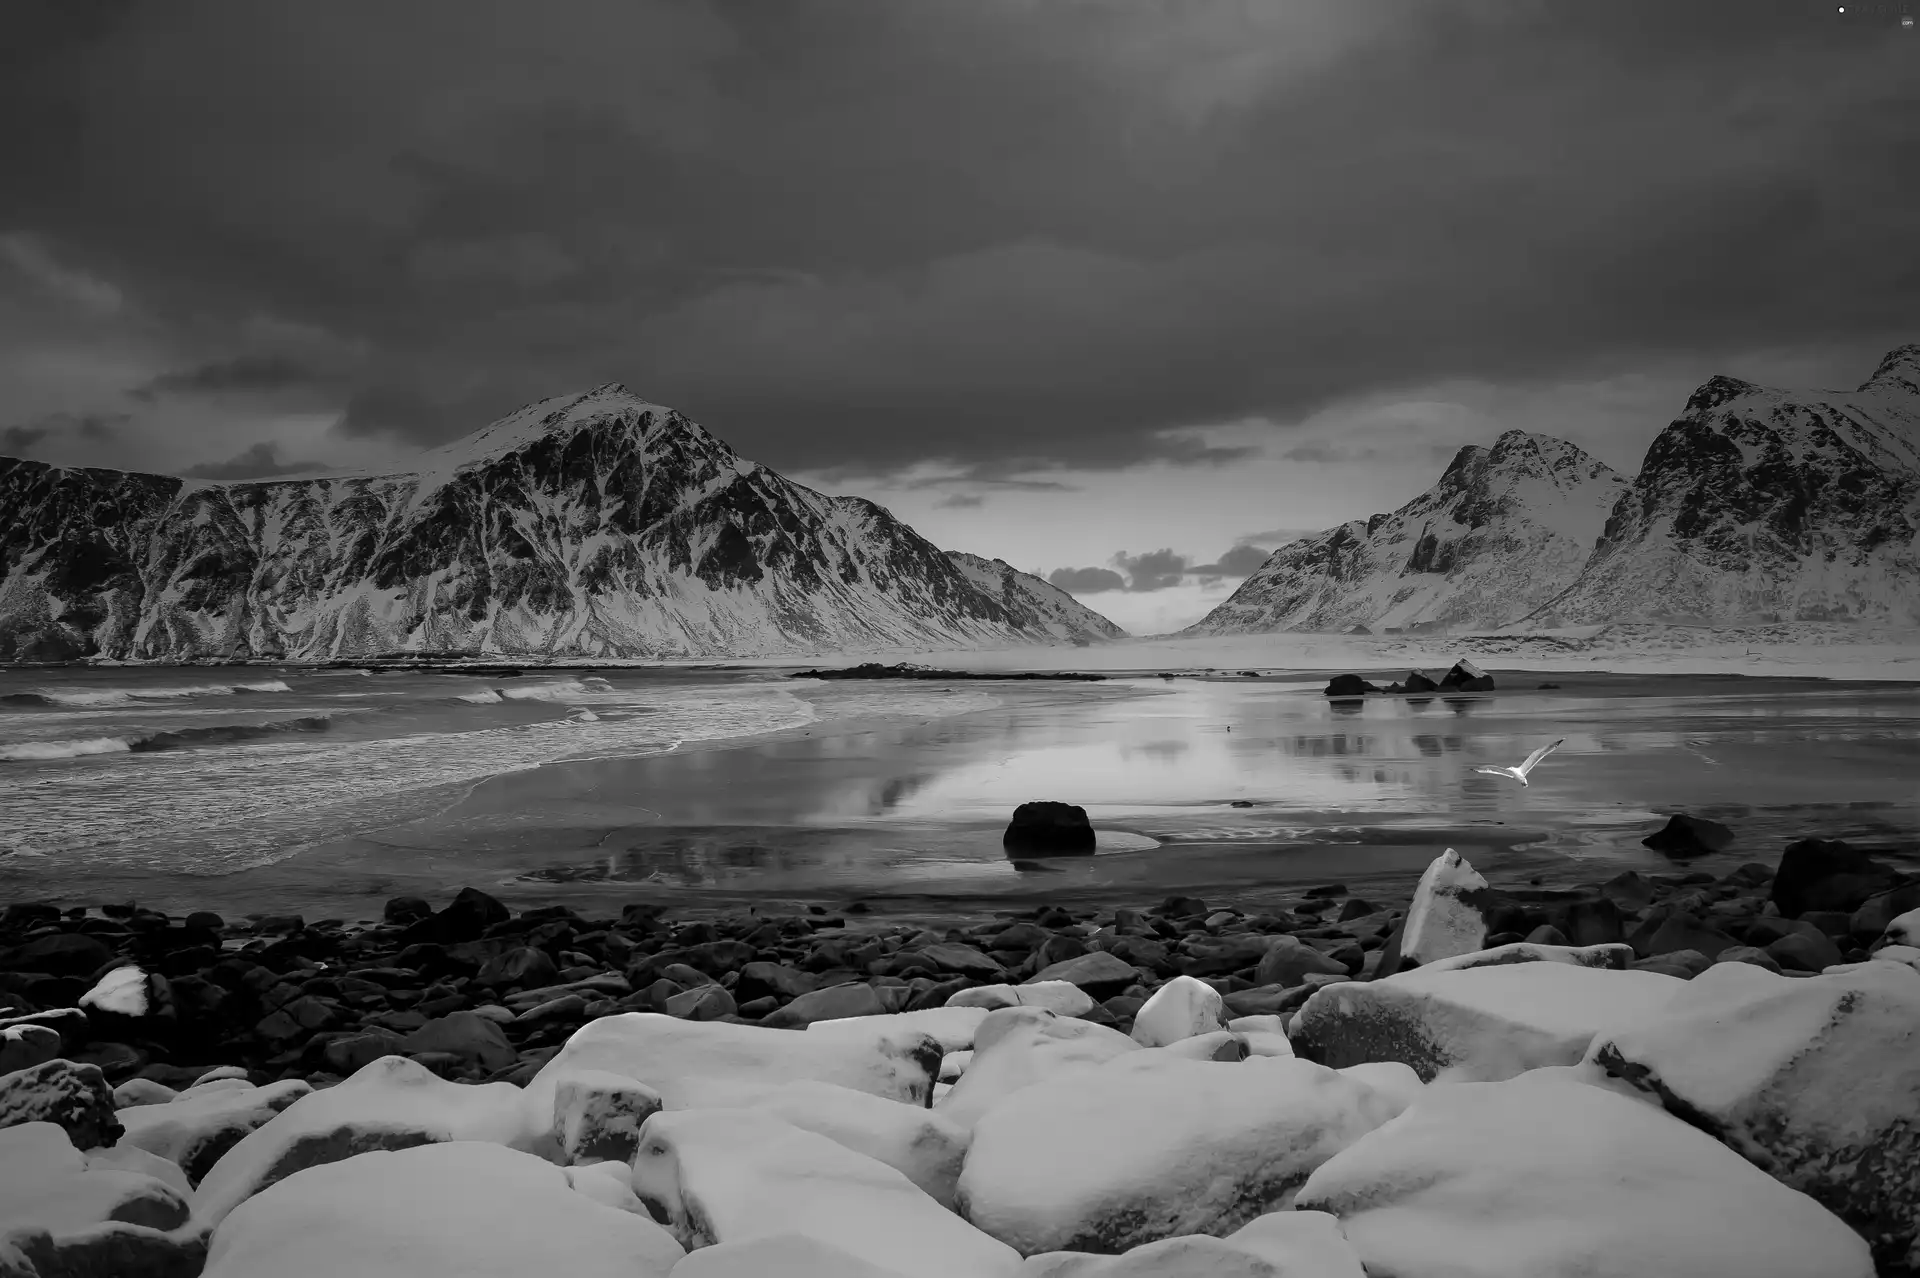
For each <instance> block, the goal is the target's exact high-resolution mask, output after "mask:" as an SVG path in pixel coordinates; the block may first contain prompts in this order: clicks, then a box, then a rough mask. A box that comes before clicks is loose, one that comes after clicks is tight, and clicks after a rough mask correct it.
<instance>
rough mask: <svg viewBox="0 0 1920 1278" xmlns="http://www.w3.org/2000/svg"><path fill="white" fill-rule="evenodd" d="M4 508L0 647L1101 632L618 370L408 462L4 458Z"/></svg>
mask: <svg viewBox="0 0 1920 1278" xmlns="http://www.w3.org/2000/svg"><path fill="white" fill-rule="evenodd" d="M0 510H4V511H5V512H6V519H5V521H4V523H0V572H3V573H4V576H3V577H0V660H59V659H66V658H73V657H89V656H101V657H117V658H136V659H174V660H177V659H183V658H194V657H249V656H251V657H274V658H289V659H321V658H329V657H364V656H371V655H374V654H378V653H383V652H394V651H416V652H433V651H448V650H453V651H483V652H496V653H503V654H526V655H541V656H553V657H563V658H565V657H602V656H625V657H693V656H752V655H779V654H787V653H792V654H796V655H798V654H803V653H819V652H826V651H836V650H845V649H884V648H896V647H956V646H985V645H995V644H1012V643H1050V642H1058V641H1060V640H1061V639H1063V638H1071V637H1075V636H1077V635H1087V636H1095V637H1110V636H1111V635H1112V634H1114V633H1116V631H1115V628H1114V627H1113V626H1112V624H1111V623H1110V622H1108V621H1107V620H1106V619H1105V618H1103V617H1100V616H1099V615H1097V614H1095V613H1093V612H1092V611H1090V610H1088V609H1087V608H1085V607H1083V606H1082V605H1080V604H1078V603H1075V602H1074V601H1072V600H1071V599H1070V598H1068V597H1067V596H1065V595H1064V594H1061V592H1059V591H1057V590H1055V589H1054V588H1053V587H1051V586H1049V585H1047V584H1046V583H1045V582H1043V581H1040V580H1038V579H1037V578H1033V577H1028V576H1026V575H1025V574H1021V573H1012V575H1011V576H1008V575H1007V574H1006V573H1002V572H1000V571H999V569H1001V568H1005V565H998V566H997V567H996V566H992V565H986V561H983V560H978V559H976V558H975V557H973V556H959V557H950V556H949V555H947V554H946V553H944V552H942V551H941V550H939V549H938V548H937V547H935V546H934V545H933V544H932V543H930V542H928V541H927V540H926V539H925V538H923V537H921V536H920V535H919V534H918V533H916V532H914V531H913V529H911V528H909V527H907V526H906V525H905V524H903V523H901V522H900V521H899V520H897V519H895V518H894V517H893V516H892V515H890V514H889V513H887V511H885V510H883V509H882V508H881V507H879V506H876V505H874V504H873V503H872V502H869V501H864V500H861V499H858V498H849V497H832V496H827V495H825V494H823V493H818V492H815V491H813V490H812V489H809V488H804V487H802V486H801V485H799V484H795V483H793V482H791V481H789V480H787V479H785V478H783V477H782V476H780V475H777V474H775V473H774V472H773V471H770V470H768V469H766V468H765V467H763V466H758V465H755V464H754V463H752V462H748V461H744V460H742V459H741V458H739V457H737V456H735V455H734V453H733V451H732V450H731V449H730V448H728V447H727V446H726V445H725V444H724V443H722V442H721V441H719V440H717V439H715V438H714V437H713V436H711V435H709V434H708V433H707V432H706V431H704V430H702V429H701V428H700V427H698V426H696V425H695V424H694V423H692V422H690V421H688V420H687V419H686V418H685V417H683V416H681V415H680V414H679V413H677V412H674V411H672V410H670V409H667V408H663V407H660V406H659V405H656V404H649V403H646V402H644V401H642V400H640V399H639V398H637V397H635V396H633V395H631V394H629V393H628V392H627V391H626V389H625V388H624V387H621V386H617V385H608V386H602V387H599V388H598V389H596V390H593V391H590V392H588V393H587V394H584V395H577V396H571V397H564V398H560V399H552V400H546V401H543V402H541V403H538V404H533V405H530V406H528V407H526V408H523V409H521V410H520V411H519V412H517V413H514V414H512V415H510V416H508V417H505V418H503V419H501V420H500V421H498V422H495V423H494V424H493V425H491V426H488V427H487V428H485V429H484V430H481V431H479V432H478V433H476V434H474V435H470V436H468V437H467V438H465V439H462V440H459V441H456V442H455V443H453V444H450V445H447V446H446V447H444V448H440V449H437V450H434V451H433V452H430V453H427V454H425V455H424V456H423V457H422V458H421V462H420V465H419V467H418V468H417V469H415V470H413V471H411V472H409V473H406V474H395V475H335V476H327V477H320V478H303V479H293V480H274V481H257V482H256V481H243V482H217V481H210V480H197V479H177V478H171V477H166V476H160V475H143V474H131V473H127V472H122V471H112V470H96V469H81V468H63V467H53V466H48V465H44V464H42V463H39V462H32V461H22V460H17V459H11V458H0ZM976 565H979V566H976ZM983 572H985V574H986V576H989V577H991V578H992V583H991V585H989V584H988V583H987V582H986V581H984V580H983V579H982V574H983ZM1007 572H1011V570H1007Z"/></svg>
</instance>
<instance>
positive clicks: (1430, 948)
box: [1381, 848, 1487, 975]
mask: <svg viewBox="0 0 1920 1278" xmlns="http://www.w3.org/2000/svg"><path fill="white" fill-rule="evenodd" d="M1486 894H1487V881H1486V880H1485V879H1484V878H1481V877H1480V874H1479V872H1478V871H1476V870H1475V869H1474V868H1473V866H1471V865H1469V864H1468V863H1467V859H1466V858H1465V857H1463V856H1461V855H1460V854H1459V853H1458V852H1456V851H1454V850H1453V849H1452V848H1448V849H1447V850H1446V851H1445V852H1442V853H1441V854H1440V855H1439V856H1437V857H1435V858H1434V859H1433V860H1432V861H1431V862H1430V863H1428V865H1427V868H1426V870H1425V871H1424V872H1423V873H1422V874H1421V875H1420V882H1419V883H1418V884H1417V885H1415V887H1414V889H1413V899H1412V900H1411V901H1410V902H1408V904H1407V917H1406V921H1405V922H1403V923H1402V924H1401V925H1400V933H1399V947H1398V951H1397V953H1398V956H1399V958H1400V959H1402V960H1407V959H1411V960H1413V961H1414V962H1416V963H1432V962H1436V961H1438V960H1440V959H1449V958H1456V957H1458V956H1460V955H1463V954H1473V953H1476V952H1478V951H1480V950H1483V949H1485V948H1486V944H1487V919H1486V914H1485V913H1484V911H1483V905H1484V902H1485V898H1486ZM1393 957H1394V951H1393V949H1392V947H1391V946H1390V947H1389V953H1388V959H1389V960H1391V959H1392V958H1393ZM1395 966H1396V967H1397V966H1398V965H1397V964H1396V965H1395ZM1392 970H1393V969H1391V968H1388V967H1385V966H1382V968H1381V974H1382V975H1391V974H1392Z"/></svg>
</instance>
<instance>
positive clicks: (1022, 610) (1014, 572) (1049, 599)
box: [947, 550, 1127, 643]
mask: <svg viewBox="0 0 1920 1278" xmlns="http://www.w3.org/2000/svg"><path fill="white" fill-rule="evenodd" d="M947 557H948V558H949V559H951V560H953V562H954V563H955V564H956V565H958V566H959V569H960V571H961V572H963V573H965V574H966V575H967V580H969V581H971V582H972V583H973V584H974V586H975V587H976V588H977V589H979V590H980V591H982V592H983V593H985V594H986V595H987V596H988V597H989V598H991V599H995V600H998V601H999V603H1000V606H1001V607H1003V608H1005V609H1006V610H1007V615H1008V616H1009V617H1011V618H1012V619H1013V622H1014V624H1015V625H1017V626H1019V627H1020V628H1021V629H1022V630H1023V631H1040V630H1045V631H1047V632H1048V633H1050V634H1052V635H1054V636H1055V637H1056V638H1059V639H1066V640H1069V641H1072V642H1080V641H1085V642H1088V643H1093V642H1097V641H1099V640H1102V639H1125V638H1126V637H1127V632H1126V631H1124V630H1122V629H1121V628H1120V627H1118V626H1116V625H1114V624H1113V623H1112V622H1111V621H1108V620H1107V619H1106V618H1105V617H1103V616H1101V615H1100V614H1099V613H1097V612H1094V611H1092V610H1091V609H1089V608H1088V607H1087V606H1086V605H1085V604H1083V603H1081V602H1080V601H1079V600H1078V599H1075V598H1074V597H1073V596H1072V595H1070V594H1068V593H1067V592H1066V591H1064V590H1062V589H1060V587H1058V586H1056V585H1054V584H1053V583H1052V582H1050V581H1046V580H1044V579H1042V578H1040V577H1036V576H1034V575H1033V574H1032V573H1025V572H1021V571H1020V570H1019V569H1018V568H1015V567H1014V566H1013V565H1012V564H1010V563H1008V562H1007V561H1006V560H1004V559H982V558H981V557H980V556H979V555H970V554H968V553H967V552H966V551H964V550H949V551H948V552H947Z"/></svg>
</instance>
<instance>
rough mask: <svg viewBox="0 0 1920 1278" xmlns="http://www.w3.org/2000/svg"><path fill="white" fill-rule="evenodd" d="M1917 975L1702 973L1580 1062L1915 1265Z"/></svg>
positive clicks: (1896, 970)
mask: <svg viewBox="0 0 1920 1278" xmlns="http://www.w3.org/2000/svg"><path fill="white" fill-rule="evenodd" d="M1917 1049H1920V973H1916V972H1915V971H1913V969H1911V968H1908V967H1906V966H1905V965H1903V964H1898V963H1878V962H1873V963H1863V964H1861V965H1859V967H1857V968H1856V969H1855V970H1852V971H1848V972H1840V973H1828V974H1822V975H1819V976H1813V977H1807V978H1802V979H1789V978H1787V977H1782V976H1776V975H1774V974H1773V973H1771V972H1768V971H1766V970H1764V969H1762V968H1757V967H1753V966H1751V965H1749V964H1744V963H1727V964H1721V965H1718V966H1715V967H1712V968H1709V969H1707V971H1706V972H1704V973H1702V974H1701V975H1700V976H1698V977H1696V978H1694V979H1693V980H1692V981H1690V982H1688V983H1687V984H1686V987H1685V989H1684V990H1683V991H1682V992H1681V993H1680V994H1678V995H1677V996H1675V997H1674V999H1673V1000H1672V1001H1670V1002H1669V1003H1668V1004H1667V1005H1666V1007H1665V1009H1664V1010H1663V1011H1662V1012H1661V1013H1660V1014H1658V1015H1655V1016H1653V1017H1650V1018H1647V1019H1644V1020H1641V1021H1638V1022H1636V1023H1634V1024H1631V1025H1628V1026H1625V1027H1623V1028H1621V1029H1619V1030H1616V1031H1614V1032H1612V1033H1608V1034H1604V1035H1602V1036H1600V1037H1599V1038H1597V1039H1595V1040H1594V1042H1593V1045H1592V1050H1591V1053H1590V1058H1591V1060H1592V1061H1593V1062H1594V1063H1595V1064H1597V1065H1599V1066H1600V1067H1602V1068H1604V1069H1605V1070H1606V1071H1607V1072H1608V1073H1610V1074H1613V1075H1616V1076H1618V1077H1620V1078H1624V1079H1626V1080H1627V1081H1628V1082H1631V1083H1633V1084H1634V1085H1635V1086H1637V1087H1640V1088H1643V1089H1645V1090H1646V1091H1648V1092H1649V1093H1651V1094H1653V1095H1655V1096H1657V1097H1659V1098H1660V1100H1661V1101H1662V1102H1663V1103H1664V1104H1665V1105H1666V1106H1667V1108H1668V1109H1670V1110H1671V1111H1672V1112H1673V1113H1675V1114H1677V1115H1679V1116H1680V1117H1682V1118H1684V1119H1686V1120H1687V1121H1688V1122H1690V1123H1693V1124H1694V1125H1695V1126H1697V1127H1700V1128H1702V1129H1704V1130H1705V1131H1707V1132H1709V1133H1711V1134H1713V1135H1715V1136H1717V1137H1719V1138H1720V1140H1722V1141H1724V1142H1725V1143H1726V1144H1727V1145H1728V1146H1729V1147H1730V1148H1732V1149H1733V1150H1735V1151H1736V1152H1738V1153H1740V1154H1742V1155H1744V1156H1745V1157H1746V1158H1747V1159H1749V1160H1750V1161H1752V1162H1753V1163H1754V1164H1755V1165H1756V1166H1758V1167H1760V1168H1762V1169H1763V1170H1765V1171H1768V1172H1771V1173H1772V1174H1773V1175H1774V1176H1775V1177H1777V1178H1778V1179H1780V1180H1781V1181H1782V1182H1784V1183H1786V1184H1788V1185H1791V1186H1793V1187H1794V1188H1795V1189H1800V1190H1804V1191H1805V1192H1806V1193H1808V1194H1810V1195H1812V1196H1813V1197H1814V1198H1816V1199H1818V1200H1819V1201H1820V1202H1821V1203H1823V1204H1825V1205H1826V1206H1827V1207H1828V1208H1829V1209H1831V1210H1832V1211H1834V1212H1835V1213H1837V1214H1838V1215H1839V1216H1840V1217H1842V1218H1843V1219H1845V1220H1846V1221H1847V1222H1848V1223H1850V1224H1851V1225H1853V1227H1854V1228H1855V1229H1857V1230H1859V1231H1860V1232H1861V1234H1862V1235H1864V1236H1865V1237H1866V1238H1867V1239H1868V1241H1869V1242H1870V1243H1872V1244H1873V1248H1874V1253H1875V1256H1876V1257H1877V1258H1878V1259H1879V1260H1880V1261H1881V1263H1882V1264H1883V1265H1891V1264H1893V1263H1894V1262H1895V1261H1897V1260H1900V1259H1903V1258H1904V1259H1906V1260H1907V1263H1909V1264H1920V1050H1917Z"/></svg>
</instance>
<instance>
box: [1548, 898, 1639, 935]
mask: <svg viewBox="0 0 1920 1278" xmlns="http://www.w3.org/2000/svg"><path fill="white" fill-rule="evenodd" d="M1561 931H1563V932H1565V933H1566V936H1567V944H1569V945H1581V946H1585V945H1612V944H1614V943H1616V942H1619V941H1624V940H1626V939H1627V931H1626V919H1625V917H1624V916H1623V915H1622V914H1621V912H1620V907H1619V906H1618V905H1616V904H1614V902H1613V900H1612V898H1610V897H1604V896H1602V897H1596V898H1594V899H1593V900H1590V901H1570V902H1568V904H1567V908H1566V914H1565V918H1564V920H1563V926H1562V927H1561Z"/></svg>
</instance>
